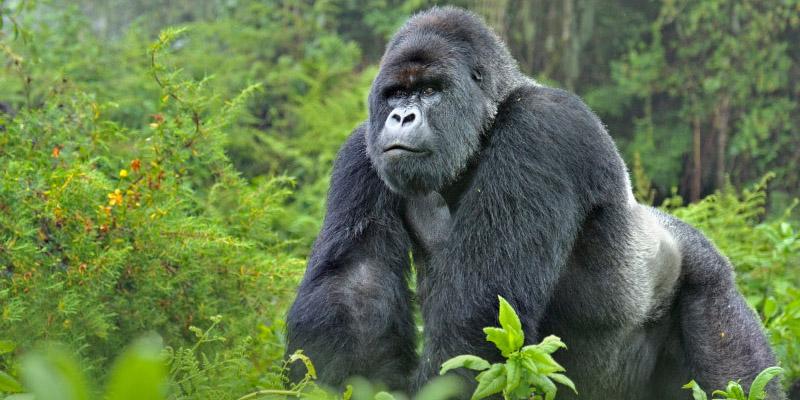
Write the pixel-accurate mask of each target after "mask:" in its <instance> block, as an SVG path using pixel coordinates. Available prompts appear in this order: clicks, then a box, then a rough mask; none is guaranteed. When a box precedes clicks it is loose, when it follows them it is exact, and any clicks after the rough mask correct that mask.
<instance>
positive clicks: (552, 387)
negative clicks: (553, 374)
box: [528, 374, 558, 400]
mask: <svg viewBox="0 0 800 400" xmlns="http://www.w3.org/2000/svg"><path fill="white" fill-rule="evenodd" d="M528 382H529V383H530V384H531V385H532V386H533V387H535V388H537V389H538V390H539V391H541V392H543V393H544V398H545V400H552V399H554V398H555V397H556V392H557V391H558V388H556V384H555V383H553V381H551V380H550V379H548V378H547V377H545V376H542V375H539V374H536V375H529V376H528Z"/></svg>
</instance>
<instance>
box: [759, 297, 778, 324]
mask: <svg viewBox="0 0 800 400" xmlns="http://www.w3.org/2000/svg"><path fill="white" fill-rule="evenodd" d="M762 310H763V313H764V320H765V322H766V321H769V319H770V318H772V316H773V315H775V312H777V311H778V303H777V302H776V301H775V298H774V297H772V296H769V297H767V298H766V299H765V300H764V307H763V309H762Z"/></svg>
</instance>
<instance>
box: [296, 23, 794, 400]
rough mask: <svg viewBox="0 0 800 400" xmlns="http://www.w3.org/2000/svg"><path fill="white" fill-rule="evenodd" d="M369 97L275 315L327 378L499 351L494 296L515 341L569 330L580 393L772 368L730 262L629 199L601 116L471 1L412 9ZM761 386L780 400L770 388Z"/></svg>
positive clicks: (394, 375) (410, 382)
mask: <svg viewBox="0 0 800 400" xmlns="http://www.w3.org/2000/svg"><path fill="white" fill-rule="evenodd" d="M431 86H433V87H435V89H436V90H435V94H431V95H423V94H421V93H423V91H424V89H421V88H423V87H431ZM432 93H434V91H432ZM425 96H427V97H425ZM369 101H370V117H369V120H368V122H367V124H365V125H362V126H361V127H359V128H357V129H356V130H355V131H354V133H353V134H352V135H351V137H350V138H349V139H348V141H347V143H345V145H344V146H343V148H342V150H341V151H340V153H339V157H338V160H337V161H336V164H335V166H334V173H333V178H332V181H331V188H330V192H329V197H328V214H327V216H326V217H325V222H324V226H323V229H322V231H321V232H320V234H319V237H318V238H317V241H316V243H315V245H314V249H313V252H312V256H311V259H310V260H309V265H308V270H307V272H306V276H305V278H304V280H303V282H302V284H301V286H300V289H299V292H298V296H297V300H296V301H295V303H294V305H293V306H292V308H291V310H290V312H289V316H288V342H289V344H288V351H290V352H291V351H294V349H297V348H302V349H304V350H305V352H306V353H307V354H308V355H309V356H310V357H311V358H312V360H313V361H314V362H315V364H316V366H317V369H318V371H319V374H320V379H321V381H322V382H325V383H327V384H331V385H334V386H336V385H341V384H342V383H343V381H344V380H345V379H346V378H347V377H349V376H352V375H361V376H364V377H367V378H371V379H374V380H377V381H382V382H384V383H386V384H387V385H389V386H390V387H391V388H395V389H402V390H411V391H413V390H415V389H417V388H418V387H419V385H421V384H422V383H424V382H425V381H427V380H428V379H430V378H431V377H433V376H434V375H436V373H437V371H438V369H439V367H440V365H441V363H442V362H443V361H444V360H446V359H448V358H450V357H453V356H456V355H459V354H467V353H469V354H476V355H479V356H482V357H485V358H488V359H490V360H499V359H500V355H499V354H498V352H497V351H496V350H495V349H494V347H493V345H491V344H490V343H487V342H486V341H485V338H484V335H483V333H482V330H481V329H482V328H483V327H485V326H494V325H497V321H496V314H497V295H502V296H503V297H505V298H506V299H508V300H509V302H510V303H511V304H512V305H513V306H514V307H515V309H516V310H517V312H518V313H519V315H520V318H521V320H522V323H523V327H524V330H525V334H526V342H527V343H535V342H538V341H539V340H541V338H542V337H544V336H545V335H548V334H557V335H559V336H561V337H562V339H564V341H565V342H566V343H567V345H568V346H569V350H566V351H560V352H558V353H557V354H556V358H557V359H559V361H561V362H562V363H563V364H564V365H565V366H566V368H567V375H568V376H570V377H572V378H573V379H574V381H575V383H576V384H577V387H578V390H579V391H580V392H581V396H580V398H583V399H601V398H603V399H644V398H652V399H677V398H689V397H690V395H689V392H688V391H685V390H681V389H680V387H681V385H683V384H684V383H686V382H688V381H689V379H691V378H694V379H696V380H697V381H698V382H699V383H700V384H701V385H702V386H703V387H704V388H706V389H709V390H710V389H716V388H723V387H724V385H725V383H726V382H727V381H728V380H736V379H741V380H742V382H743V383H744V384H745V385H749V383H750V382H751V381H752V379H753V377H754V376H755V375H756V374H757V373H758V372H759V371H761V370H762V369H763V368H765V367H768V366H772V365H774V364H775V359H774V357H773V356H772V353H771V351H770V349H769V347H768V345H767V342H766V340H765V338H764V335H763V333H762V331H761V327H760V325H759V323H758V320H757V318H756V316H755V315H754V314H753V313H752V311H750V310H749V309H748V308H747V306H746V305H745V303H744V300H743V299H742V297H741V295H739V294H738V293H737V292H736V289H735V285H734V281H733V275H732V269H731V266H730V264H729V263H728V262H727V260H726V259H725V258H724V257H723V256H721V255H720V254H719V253H718V252H717V250H716V249H714V247H713V246H712V245H711V244H710V243H709V242H708V241H707V240H706V239H705V238H704V237H703V236H702V235H701V234H700V233H698V232H697V231H696V230H694V229H693V228H691V227H689V226H688V225H686V224H683V223H682V222H680V221H678V220H676V219H675V218H673V217H670V216H668V215H664V214H662V213H660V212H658V211H656V210H653V209H650V208H648V207H644V206H641V205H638V204H636V203H635V202H634V201H633V200H632V199H633V197H632V194H631V189H630V184H629V179H628V175H627V171H626V167H625V164H624V163H623V161H622V159H621V158H620V156H619V154H618V152H617V149H616V147H615V145H614V143H613V141H612V140H611V137H610V136H609V135H608V134H607V133H606V131H605V129H604V128H603V126H602V124H601V123H600V121H599V120H598V119H597V117H595V115H594V114H593V113H592V112H591V111H590V110H589V109H588V108H587V107H586V106H585V105H584V104H583V102H582V101H581V100H580V99H579V98H577V97H576V96H574V95H572V94H570V93H568V92H565V91H562V90H558V89H552V88H548V87H543V86H540V85H538V84H536V83H535V82H533V81H531V80H529V79H528V78H525V77H524V76H523V75H521V74H520V73H519V72H518V70H517V68H516V64H515V62H514V60H513V59H512V58H511V56H510V55H509V53H508V50H507V49H506V48H505V46H504V45H503V44H502V42H501V41H500V40H499V39H498V38H497V37H496V36H495V35H494V34H493V33H492V32H491V31H490V30H489V29H488V28H486V26H485V25H484V24H483V23H482V22H481V21H480V20H479V19H478V18H476V17H475V16H474V15H473V14H471V13H468V12H466V11H463V10H459V9H454V8H434V9H432V10H430V11H428V12H425V13H422V14H419V15H417V16H415V17H413V18H412V19H411V20H409V22H408V23H407V24H406V25H405V26H404V27H403V28H402V29H401V30H400V31H399V32H398V33H397V35H396V36H395V37H394V38H393V39H392V41H391V42H390V43H389V45H388V46H387V51H386V54H385V55H384V58H383V60H382V63H381V71H380V72H379V74H378V76H377V77H376V79H375V82H374V83H373V87H372V91H371V93H370V100H369ZM410 107H417V108H414V110H417V111H418V112H419V117H420V118H422V119H423V121H422V122H420V124H419V125H413V127H412V128H408V129H409V130H408V132H405V131H403V132H401V133H402V134H407V135H408V137H412V138H413V139H408V142H404V143H405V144H409V143H411V145H409V146H412V145H413V146H412V147H415V148H416V147H419V150H420V152H418V153H417V152H403V151H398V152H395V153H392V152H390V151H389V150H387V149H388V146H389V145H388V144H387V140H386V137H387V135H389V134H390V133H389V130H388V128H387V127H386V126H385V122H386V121H388V119H387V118H391V114H392V113H395V112H397V110H401V111H403V110H408V109H410ZM403 112H405V111H403ZM418 122H419V121H418ZM409 126H411V125H409ZM392 134H396V132H395V133H392ZM403 137H404V136H402V135H399V134H397V135H396V136H393V138H394V139H392V140H394V141H397V140H399V141H401V142H402V141H403V140H404V139H403ZM398 138H399V139H398ZM401 144H403V143H401ZM392 154H400V155H399V156H398V155H392ZM409 251H411V252H413V255H414V261H415V265H416V268H417V296H418V301H419V304H420V308H421V310H422V316H423V319H424V325H425V329H424V349H423V352H422V356H421V358H420V359H419V360H418V358H417V355H416V352H415V350H414V349H415V337H416V335H415V329H414V325H413V321H412V313H411V309H412V306H411V304H412V299H411V293H410V291H409V288H408V283H407V282H408V277H409V272H410V262H409V256H408V252H409ZM294 373H295V374H301V373H302V371H296V370H295V371H294ZM461 373H464V372H463V371H462V372H461ZM464 374H465V376H468V377H470V379H468V380H467V381H468V382H469V381H470V380H471V375H469V374H466V373H464ZM770 390H771V397H770V398H771V399H780V398H783V395H782V394H781V393H780V392H779V385H778V384H777V383H773V384H772V385H771V387H770ZM559 398H560V399H569V398H572V395H571V394H570V393H568V392H567V391H566V390H562V391H559Z"/></svg>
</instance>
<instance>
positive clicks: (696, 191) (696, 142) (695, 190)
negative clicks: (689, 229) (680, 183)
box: [689, 117, 703, 202]
mask: <svg viewBox="0 0 800 400" xmlns="http://www.w3.org/2000/svg"><path fill="white" fill-rule="evenodd" d="M702 143H703V142H702V140H701V131H700V117H693V118H692V178H691V186H689V201H690V202H695V201H697V200H700V189H701V180H702V177H703V174H702V167H701V166H702V161H703V156H702V154H703V145H702Z"/></svg>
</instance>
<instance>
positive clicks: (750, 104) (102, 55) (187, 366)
mask: <svg viewBox="0 0 800 400" xmlns="http://www.w3.org/2000/svg"><path fill="white" fill-rule="evenodd" d="M450 3H451V4H456V5H460V6H465V7H468V8H471V9H473V10H475V11H476V12H478V13H481V14H482V15H483V16H484V17H485V18H486V19H487V21H488V22H489V23H490V24H492V25H493V26H494V27H495V29H496V30H497V31H498V32H499V33H500V34H501V35H502V36H503V37H504V38H505V39H506V40H507V42H508V43H509V46H510V48H511V50H512V53H514V55H515V57H517V59H518V60H519V62H520V67H521V68H522V69H523V70H524V71H525V72H526V73H528V74H530V75H531V76H533V77H534V78H536V79H538V80H540V81H542V82H545V83H548V84H551V85H556V86H562V87H566V88H569V89H571V90H574V91H576V92H577V93H579V94H580V95H582V96H583V97H584V98H585V99H586V101H587V103H589V105H590V106H591V107H592V108H593V109H594V110H595V111H596V112H597V113H598V115H599V116H600V118H601V119H602V120H604V121H605V122H606V123H607V126H608V128H609V131H610V133H611V134H612V136H614V138H615V140H616V141H617V143H618V145H619V147H620V150H621V152H622V153H623V155H624V157H625V158H626V161H627V162H628V165H629V166H630V168H631V175H632V177H633V178H634V187H635V191H636V195H637V198H639V199H640V200H642V201H644V202H647V203H651V204H654V205H656V206H659V207H661V208H663V209H665V210H667V211H669V212H671V213H673V214H675V215H677V216H679V217H680V218H682V219H684V220H686V221H687V222H690V223H692V224H694V225H695V226H697V227H698V228H700V229H701V230H702V231H703V232H704V233H705V234H706V235H708V236H709V237H710V238H711V239H712V240H713V242H714V243H715V244H716V245H717V246H718V247H719V248H720V249H721V250H722V251H723V252H724V253H725V254H726V255H727V256H728V257H729V258H730V259H731V261H732V262H733V264H734V265H735V266H736V273H737V283H738V284H739V287H740V289H741V290H742V292H743V293H744V294H745V296H746V298H747V300H748V303H749V304H750V305H751V306H752V307H753V309H754V310H755V311H756V312H757V313H758V314H759V315H760V317H761V318H762V320H763V322H764V325H765V329H766V331H767V333H768V336H769V339H770V342H771V343H772V345H773V347H774V349H775V351H776V354H777V356H778V358H779V359H780V366H781V367H782V368H783V369H784V370H785V372H784V382H785V383H787V384H788V383H790V382H792V381H793V380H795V379H798V378H800V270H798V265H800V223H798V211H797V209H796V205H797V200H794V199H795V198H797V197H798V196H800V175H798V173H800V152H798V150H797V149H798V148H800V112H798V111H800V110H797V107H798V104H800V102H798V97H800V46H798V45H797V43H800V1H797V0H783V1H777V0H775V1H766V2H753V1H747V0H737V1H733V0H701V1H689V0H681V1H674V0H664V1H661V2H648V3H647V5H645V6H640V5H639V3H638V2H628V1H611V0H570V1H564V2H550V1H543V0H534V1H522V0H495V1H489V0H483V1H481V0H471V1H467V0H465V1H453V2H450ZM429 5H430V4H429V2H426V1H422V0H402V1H401V0H330V1H315V2H310V1H302V0H280V1H278V0H276V1H267V2H264V1H256V0H226V1H223V0H205V1H200V2H198V1H189V0H185V1H175V2H170V3H169V5H164V4H163V2H157V1H152V0H135V1H123V0H110V1H96V0H80V1H69V2H67V1H57V0H51V1H9V0H0V21H2V26H0V60H2V66H0V68H2V69H1V70H0V397H2V396H3V395H4V394H8V395H12V394H13V393H19V392H23V391H26V389H25V388H28V389H29V390H30V389H31V388H33V389H35V390H34V392H35V394H36V396H37V397H36V398H37V399H48V398H53V397H48V396H49V395H48V393H47V392H46V390H47V388H48V387H49V386H48V385H47V384H43V383H42V382H52V379H56V378H54V377H61V378H58V379H62V378H63V379H67V380H70V382H73V383H74V385H73V386H70V387H74V388H76V389H75V390H76V391H77V392H75V393H76V394H75V395H74V396H73V397H72V398H75V399H80V398H98V396H100V393H106V396H107V398H109V399H118V398H119V399H123V398H126V397H124V395H123V394H119V393H124V392H125V389H124V388H125V387H126V386H125V385H137V387H150V386H148V385H155V387H161V388H162V389H163V391H162V392H160V393H159V392H156V393H155V394H154V395H153V396H155V397H151V398H161V397H160V396H165V397H166V398H170V399H239V398H257V397H258V396H259V395H258V394H257V393H259V391H265V390H277V389H279V388H283V386H284V384H285V383H286V382H285V378H284V377H283V374H282V372H283V371H284V370H285V369H286V363H285V361H284V359H283V358H284V354H283V352H284V342H283V340H284V339H283V317H284V315H285V312H286V308H287V307H288V305H289V304H290V302H291V301H292V297H293V294H294V290H295V288H296V285H297V282H298V281H299V278H300V277H301V276H302V273H303V269H304V265H305V262H304V259H305V257H306V256H307V255H308V252H309V249H310V246H311V243H312V241H313V239H314V237H315V235H316V232H317V230H318V229H319V227H320V223H321V220H322V216H323V213H324V200H325V195H326V190H327V186H328V175H329V173H330V168H331V165H332V161H333V159H334V158H335V155H336V151H337V149H338V147H339V145H340V144H341V143H343V141H344V139H345V138H346V137H347V135H348V134H349V132H350V131H351V129H352V128H353V127H355V126H356V125H357V124H358V123H360V122H361V121H363V120H364V118H365V116H366V111H367V110H366V104H365V99H366V93H367V90H368V88H369V85H370V83H371V79H372V78H373V77H374V75H375V73H376V71H377V63H378V62H379V58H380V55H381V52H382V46H383V44H384V43H385V41H386V39H387V37H388V35H390V34H391V33H392V32H393V30H394V29H396V28H397V27H398V26H399V24H401V23H402V21H404V20H405V18H407V17H408V16H409V15H410V14H411V13H413V12H414V11H416V10H419V9H422V8H425V7H428V6H429ZM56 343H58V344H56ZM131 343H133V344H131ZM567 346H569V343H567ZM125 349H127V350H125ZM563 351H568V350H563ZM303 357H304V356H302V355H297V356H296V357H295V360H296V362H304V361H308V360H306V359H304V358H303ZM115 360H116V361H115ZM153 360H156V361H155V362H154V361H153ZM311 361H313V360H311ZM125 368H140V370H141V371H151V372H152V373H151V374H149V373H143V374H141V376H140V377H139V378H136V379H140V380H142V381H136V380H135V379H133V380H129V381H126V380H125V379H122V380H120V379H121V378H119V376H124V375H125V374H124V372H119V371H125ZM566 375H567V376H568V375H569V371H566ZM64 377H67V378H64ZM312 378H313V377H311V376H309V377H308V381H307V382H305V383H304V386H298V387H295V389H296V390H306V389H307V388H311V387H313V386H314V385H313V379H312ZM48 379H50V380H48ZM148 379H149V381H147V382H150V383H147V382H145V380H148ZM558 379H561V378H558ZM75 382H77V383H75ZM98 382H107V383H106V385H105V386H102V385H99V384H97V383H98ZM128 387H131V386H128ZM354 387H355V388H356V390H355V394H353V393H350V394H349V395H348V394H347V393H345V397H346V398H349V397H348V396H355V397H354V398H365V397H363V396H365V395H364V393H370V396H372V394H374V393H380V388H378V387H372V386H370V384H369V383H364V382H362V383H361V384H356V385H354ZM706 389H708V390H713V389H725V388H706ZM37 390H38V391H37ZM442 390H444V392H442V393H445V392H446V390H445V389H442ZM577 390H578V391H579V392H580V388H577ZM42 391H44V392H42ZM114 393H118V394H119V395H117V394H114ZM55 395H56V396H58V395H60V394H58V393H57V394H55ZM61 395H63V393H61ZM16 396H17V397H15V398H18V399H19V398H25V397H21V396H25V395H19V394H17V395H16ZM247 396H251V397H247ZM368 397H369V396H368ZM57 398H58V397H57ZM139 398H141V397H139Z"/></svg>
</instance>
